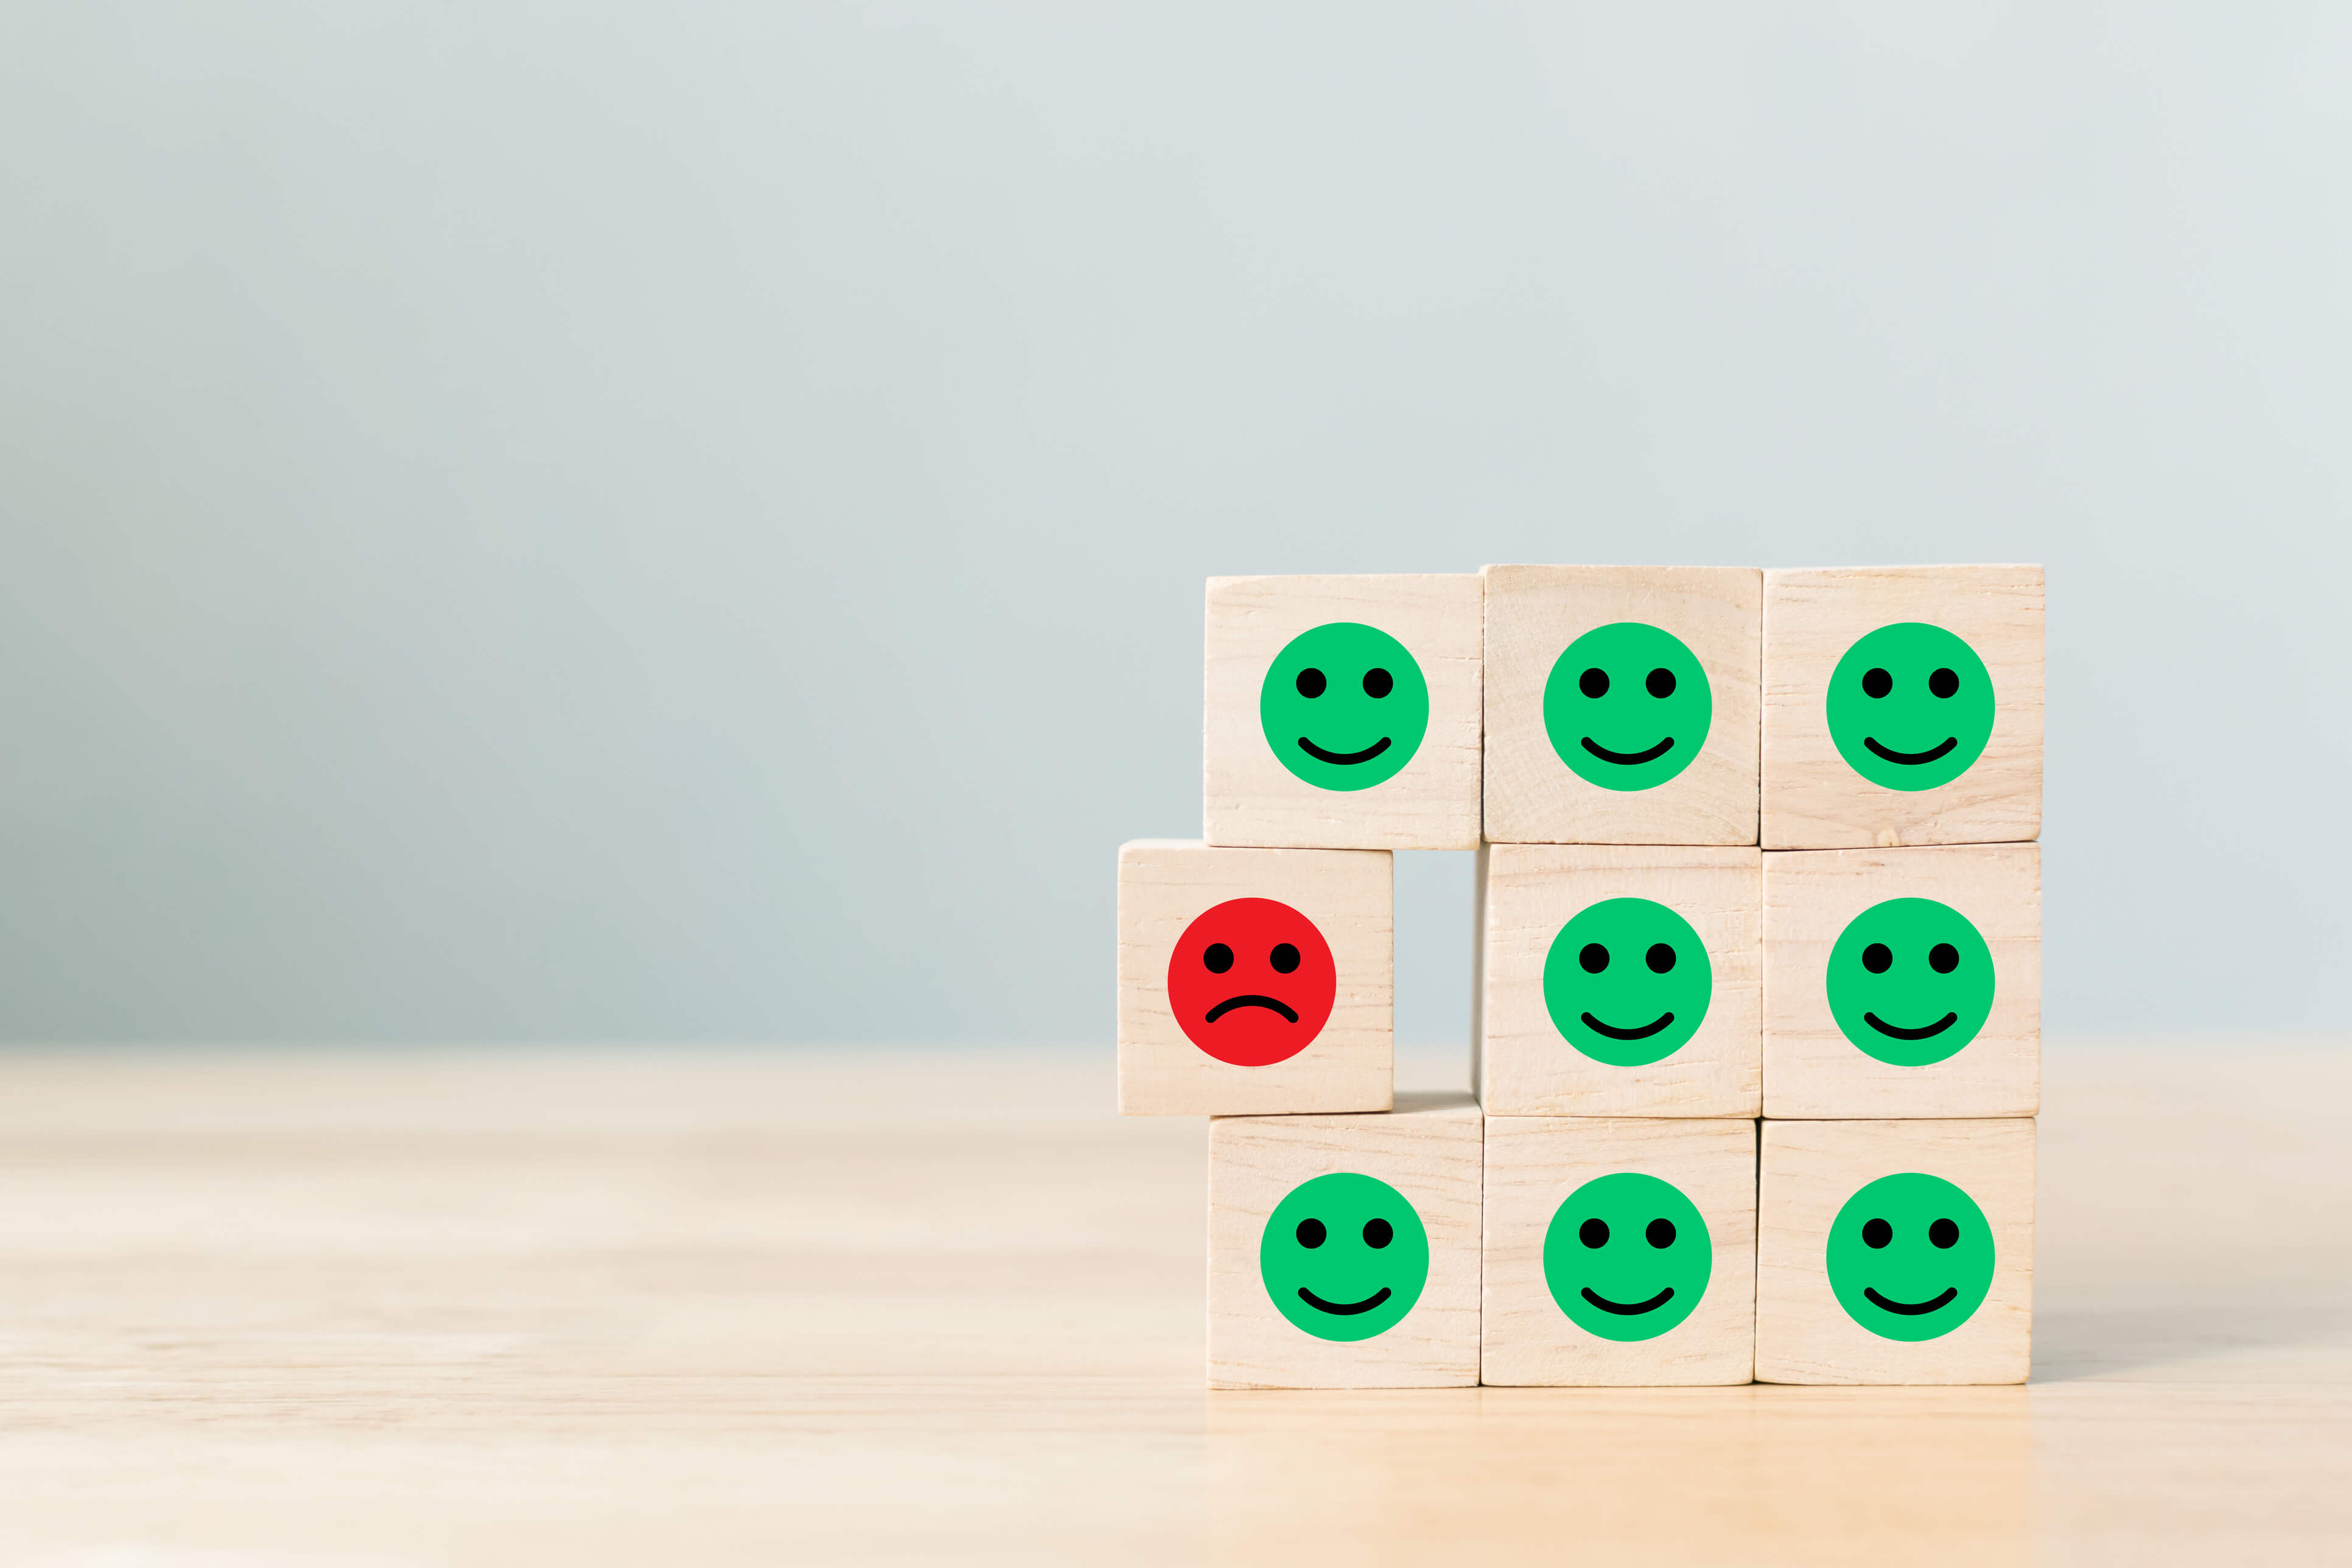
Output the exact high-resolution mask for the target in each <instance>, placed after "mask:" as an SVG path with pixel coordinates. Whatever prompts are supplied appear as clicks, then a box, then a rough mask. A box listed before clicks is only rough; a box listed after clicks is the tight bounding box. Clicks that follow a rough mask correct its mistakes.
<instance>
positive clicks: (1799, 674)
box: [1763, 566, 2042, 849]
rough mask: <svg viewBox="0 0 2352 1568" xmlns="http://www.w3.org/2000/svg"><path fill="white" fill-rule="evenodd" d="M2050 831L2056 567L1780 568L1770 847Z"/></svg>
mask: <svg viewBox="0 0 2352 1568" xmlns="http://www.w3.org/2000/svg"><path fill="white" fill-rule="evenodd" d="M2041 833H2042V568H2041V567H2039V566H1846V567H1830V568H1824V569H1819V570H1809V571H1801V572H1767V573H1766V574H1764V824H1763V835H1764V837H1763V845H1764V847H1765V848H1767V849H1843V848H1848V847H1883V848H1892V847H1895V846H1897V845H1905V844H1995V843H2008V842H2012V841H2023V840H2026V839H2032V838H2036V837H2040V836H2041Z"/></svg>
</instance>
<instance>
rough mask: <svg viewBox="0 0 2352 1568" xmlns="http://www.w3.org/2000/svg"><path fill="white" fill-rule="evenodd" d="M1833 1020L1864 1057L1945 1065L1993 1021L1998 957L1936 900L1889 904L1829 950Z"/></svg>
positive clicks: (1856, 922)
mask: <svg viewBox="0 0 2352 1568" xmlns="http://www.w3.org/2000/svg"><path fill="white" fill-rule="evenodd" d="M1829 995H1830V1015H1831V1016H1832V1017H1834V1018H1835V1019H1836V1020H1837V1026H1838V1029H1839V1031H1840V1032H1841V1033H1843V1035H1844V1036H1845V1037H1846V1038H1847V1039H1849V1040H1851V1041H1852V1042H1853V1044H1854V1046H1855V1047H1856V1048H1858V1049H1859V1050H1860V1051H1861V1052H1862V1053H1863V1054H1864V1056H1869V1057H1875V1058H1878V1059H1879V1060H1880V1061H1883V1062H1886V1063H1889V1064H1891V1065H1893V1066H1895V1067H1904V1068H1916V1067H1926V1066H1927V1064H1928V1063H1929V1062H1939V1061H1942V1060H1943V1059H1944V1058H1946V1057H1948V1056H1951V1055H1952V1054H1954V1053H1955V1052H1957V1051H1958V1050H1959V1048H1960V1047H1962V1046H1965V1045H1967V1044H1968V1043H1969V1041H1970V1040H1973V1039H1975V1038H1976V1037H1977V1031H1978V1030H1979V1029H1982V1028H1983V1027H1984V1026H1985V1019H1986V1018H1987V1017H1989V1016H1990V1015H1991V1013H1992V996H1993V972H1992V950H1991V949H1990V948H1989V947H1987V946H1986V945H1985V939H1984V938H1983V937H1981V936H1979V934H1977V928H1976V927H1975V926H1973V925H1971V924H1970V923H1969V917H1968V916H1966V915H1964V914H1962V913H1960V911H1959V910H1956V909H1954V908H1952V906H1951V905H1949V904H1939V903H1937V901H1936V900H1933V899H1889V900H1886V901H1885V903H1883V904H1873V905H1871V906H1870V908H1868V909H1866V910H1863V911H1862V913H1860V914H1858V915H1856V916H1854V917H1853V920H1851V921H1847V922H1846V928H1845V930H1844V931H1842V932H1840V933H1839V934H1838V939H1837V945H1836V946H1834V947H1832V948H1831V949H1830V969H1829Z"/></svg>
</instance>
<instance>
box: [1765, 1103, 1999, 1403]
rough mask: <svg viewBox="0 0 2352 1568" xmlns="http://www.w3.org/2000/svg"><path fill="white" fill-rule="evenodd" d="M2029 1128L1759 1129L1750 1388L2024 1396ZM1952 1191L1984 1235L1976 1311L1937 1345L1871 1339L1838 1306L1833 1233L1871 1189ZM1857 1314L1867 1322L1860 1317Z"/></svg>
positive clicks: (1777, 1125)
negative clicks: (1967, 1204)
mask: <svg viewBox="0 0 2352 1568" xmlns="http://www.w3.org/2000/svg"><path fill="white" fill-rule="evenodd" d="M2033 1169H2034V1125H2033V1123H2032V1121H2022V1120H2018V1121H1767V1122H1766V1123H1764V1142H1763V1162H1762V1183H1761V1193H1760V1199H1759V1214H1758V1231H1757V1270H1756V1279H1757V1285H1756V1289H1757V1297H1756V1376H1757V1379H1758V1381H1759V1382H1765V1383H1811V1384H1977V1383H2022V1382H2023V1381H2025V1377H2026V1373H2027V1372H2028V1371H2029V1369H2030V1365H2031V1362H2032V1311H2033ZM1915 1172H1916V1173H1925V1174H1928V1175H1932V1176H1936V1177H1939V1178H1941V1179H1943V1180H1945V1181H1948V1182H1950V1183H1952V1184H1955V1185H1957V1186H1958V1187H1959V1188H1960V1189H1961V1190H1962V1191H1964V1192H1966V1193H1967V1194H1969V1196H1970V1197H1971V1198H1972V1199H1974V1200H1975V1202H1976V1204H1977V1205H1978V1206H1979V1208H1980V1209H1981V1210H1982V1211H1983V1214H1984V1216H1985V1219H1986V1222H1987V1223H1988V1224H1989V1226H1990V1229H1991V1235H1992V1240H1993V1247H1994V1255H1995V1259H1996V1261H1995V1266H1994V1268H1993V1271H1992V1279H1991V1284H1990V1289H1988V1290H1987V1292H1986V1294H1985V1297H1984V1299H1983V1302H1982V1304H1981V1305H1979V1307H1978V1308H1977V1309H1976V1310H1975V1311H1974V1312H1973V1313H1972V1314H1970V1315H1969V1318H1968V1320H1967V1321H1965V1322H1963V1323H1961V1324H1960V1325H1959V1326H1958V1327H1957V1328H1955V1329H1953V1330H1951V1331H1949V1332H1947V1333H1944V1334H1942V1335H1940V1336H1939V1337H1937V1338H1934V1339H1927V1340H1919V1341H1909V1342H1906V1341H1902V1340H1896V1339H1890V1338H1886V1337H1884V1336H1882V1335H1880V1334H1877V1333H1874V1332H1872V1331H1869V1330H1868V1329H1865V1328H1864V1327H1863V1326H1862V1325H1861V1324H1860V1323H1858V1322H1857V1321H1855V1320H1854V1319H1853V1317H1852V1316H1851V1315H1850V1314H1849V1313H1848V1312H1847V1311H1846V1310H1845V1308H1844V1307H1843V1305H1842V1304H1841V1303H1840V1301H1839V1300H1838V1296H1837V1294H1836V1291H1835V1289H1834V1288H1833V1287H1832V1283H1831V1280H1830V1277H1829V1269H1828V1248H1829V1235H1830V1227H1831V1225H1832V1221H1833V1220H1835V1219H1836V1218H1837V1216H1838V1214H1839V1212H1840V1211H1841V1210H1842V1209H1843V1207H1844V1206H1845V1205H1846V1202H1847V1200H1848V1199H1849V1198H1851V1197H1853V1195H1854V1194H1856V1193H1858V1192H1860V1191H1861V1190H1862V1189H1863V1188H1864V1186H1865V1185H1867V1184H1870V1183H1872V1182H1874V1181H1877V1180H1879V1179H1880V1178H1882V1177H1886V1176H1893V1175H1897V1174H1901V1173H1915ZM1865 1310H1867V1309H1865Z"/></svg>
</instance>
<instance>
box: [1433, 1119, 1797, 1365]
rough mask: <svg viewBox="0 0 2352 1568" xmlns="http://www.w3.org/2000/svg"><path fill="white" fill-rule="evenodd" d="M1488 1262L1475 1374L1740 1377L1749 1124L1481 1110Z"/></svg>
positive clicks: (1751, 1180)
mask: <svg viewBox="0 0 2352 1568" xmlns="http://www.w3.org/2000/svg"><path fill="white" fill-rule="evenodd" d="M1596 1221H1597V1222H1598V1224H1596V1223H1595V1222H1596ZM1484 1277H1485V1287H1484V1298H1485V1307H1484V1310H1483V1311H1482V1313H1481V1315H1480V1327H1479V1336H1480V1350H1479V1369H1480V1370H1479V1379H1480V1381H1482V1382H1485V1383H1491V1384H1577V1385H1585V1386H1591V1385H1610V1386H1622V1385H1625V1384H1634V1385H1655V1384H1720V1383H1747V1382H1748V1381H1750V1378H1751V1375H1752V1373H1753V1371H1754V1367H1755V1359H1756V1357H1755V1351H1756V1332H1755V1330H1756V1123H1754V1122H1753V1121H1630V1120H1623V1119H1617V1118H1606V1117H1563V1116H1495V1117H1489V1118H1487V1121H1486V1265H1485V1268H1484Z"/></svg>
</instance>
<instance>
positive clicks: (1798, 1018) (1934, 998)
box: [1764, 844, 2042, 1119]
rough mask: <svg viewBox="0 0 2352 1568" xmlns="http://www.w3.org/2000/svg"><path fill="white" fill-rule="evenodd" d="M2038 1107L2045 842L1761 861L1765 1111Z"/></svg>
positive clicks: (1887, 1113)
mask: <svg viewBox="0 0 2352 1568" xmlns="http://www.w3.org/2000/svg"><path fill="white" fill-rule="evenodd" d="M2041 1105H2042V847H2041V846H2039V845H2036V844H1979V845H1950V846H1945V847H1937V848H1927V849H1811V850H1794V849H1791V850H1769V851H1767V852H1766V853H1765V856H1764V1114H1765V1115H1767V1116H1771V1117H1791V1118H1799V1119H1803V1118H1815V1117H1818V1118H1824V1119H1827V1118H1834V1117H1849V1116H1853V1117H1862V1116H1874V1117H1907V1116H1918V1117H1937V1116H2003V1117H2016V1116H2032V1114H2034V1112H2035V1111H2037V1110H2040V1109H2041Z"/></svg>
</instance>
